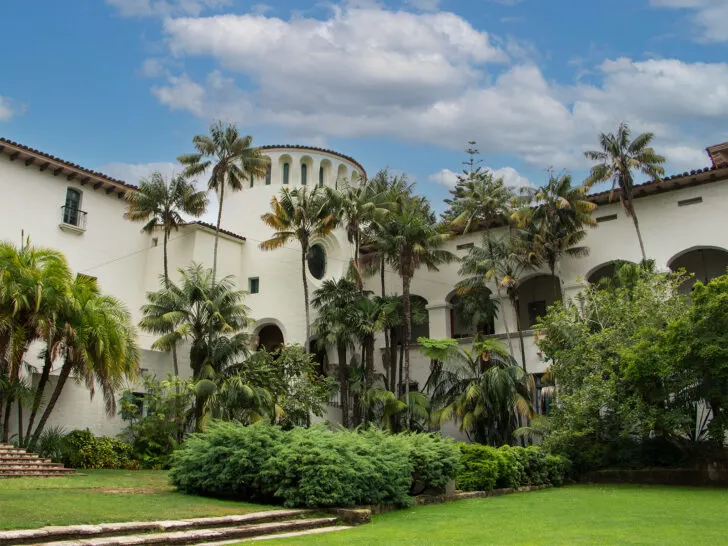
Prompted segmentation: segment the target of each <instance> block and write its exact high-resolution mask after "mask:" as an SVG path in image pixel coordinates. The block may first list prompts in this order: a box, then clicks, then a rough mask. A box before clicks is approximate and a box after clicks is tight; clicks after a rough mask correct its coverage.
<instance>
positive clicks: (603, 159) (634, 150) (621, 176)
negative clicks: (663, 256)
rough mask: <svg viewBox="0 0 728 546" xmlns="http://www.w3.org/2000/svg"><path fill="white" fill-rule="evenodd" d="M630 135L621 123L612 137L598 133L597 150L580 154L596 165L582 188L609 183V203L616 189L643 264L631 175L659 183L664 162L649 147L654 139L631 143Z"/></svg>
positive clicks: (640, 138) (639, 138)
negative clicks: (632, 224) (630, 219)
mask: <svg viewBox="0 0 728 546" xmlns="http://www.w3.org/2000/svg"><path fill="white" fill-rule="evenodd" d="M630 137H631V131H630V128H629V125H627V124H626V123H624V122H622V123H620V124H619V127H618V128H617V132H616V133H615V134H610V133H602V134H601V135H600V137H599V144H600V146H601V150H599V151H590V152H584V155H585V156H586V157H587V159H591V160H592V161H597V162H598V164H597V165H595V166H594V167H592V169H591V172H590V174H589V177H588V178H587V179H586V183H585V184H586V185H587V186H588V187H591V186H592V185H593V184H596V183H598V182H606V181H608V180H611V181H612V190H611V193H610V200H611V199H612V195H613V194H614V191H615V189H617V188H619V200H620V201H621V202H622V206H623V207H624V210H625V212H626V213H627V216H628V217H631V218H632V222H633V223H634V229H635V231H636V232H637V240H638V241H639V244H640V251H641V252H642V260H643V261H646V260H647V253H646V252H645V244H644V241H643V240H642V233H641V232H640V225H639V221H638V219H637V213H636V212H635V209H634V177H633V175H632V173H633V171H639V172H641V173H643V174H645V175H647V176H649V177H651V178H652V179H653V180H660V177H661V176H662V175H664V174H665V169H664V168H663V167H662V165H663V163H665V158H664V157H663V156H661V155H659V154H657V153H656V152H655V150H654V149H653V148H652V147H651V146H650V144H651V143H652V140H653V138H654V135H653V134H652V133H642V134H641V135H639V136H637V137H636V138H635V139H634V140H630Z"/></svg>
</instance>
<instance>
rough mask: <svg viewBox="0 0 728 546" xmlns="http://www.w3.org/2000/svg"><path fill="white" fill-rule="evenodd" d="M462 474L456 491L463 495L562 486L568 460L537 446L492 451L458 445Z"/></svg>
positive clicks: (474, 446) (459, 475)
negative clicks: (527, 487)
mask: <svg viewBox="0 0 728 546" xmlns="http://www.w3.org/2000/svg"><path fill="white" fill-rule="evenodd" d="M460 451H461V452H462V460H461V462H462V467H463V470H462V471H461V472H460V473H459V474H458V480H457V483H458V488H459V489H463V490H465V491H490V490H492V489H495V488H496V487H498V488H517V487H521V486H525V485H555V486H559V485H562V484H563V483H564V478H565V477H566V474H567V471H568V469H569V461H568V459H566V458H564V457H561V456H558V455H551V454H548V453H547V452H546V451H545V450H543V449H542V448H541V447H539V446H529V447H525V448H524V447H513V446H502V447H499V448H494V447H490V446H484V445H480V444H460Z"/></svg>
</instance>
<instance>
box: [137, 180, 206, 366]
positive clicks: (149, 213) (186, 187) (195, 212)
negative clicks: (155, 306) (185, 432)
mask: <svg viewBox="0 0 728 546" xmlns="http://www.w3.org/2000/svg"><path fill="white" fill-rule="evenodd" d="M126 200H127V202H128V203H129V205H128V207H127V209H126V213H124V218H127V219H129V220H131V221H133V222H146V223H145V224H144V227H143V228H142V230H143V231H145V232H147V233H153V232H154V230H155V229H157V228H159V227H161V228H162V231H163V233H164V243H163V248H164V252H163V264H164V285H165V286H167V284H168V283H169V263H168V260H167V243H168V242H169V236H170V234H171V233H172V230H175V231H176V230H178V229H179V228H180V226H183V225H184V224H185V219H184V215H185V214H187V215H189V216H192V217H195V218H197V217H199V216H201V215H202V214H204V212H205V211H206V210H207V204H208V199H207V192H204V191H197V190H196V189H195V186H194V184H192V183H190V182H189V181H188V180H187V179H186V178H185V177H184V176H180V175H178V176H174V177H172V180H170V182H169V183H168V182H167V181H166V180H165V179H164V177H163V176H162V174H161V173H159V172H153V173H152V174H151V176H150V177H149V178H145V179H142V181H141V182H140V184H139V189H138V190H137V191H134V192H127V193H126ZM172 364H173V366H174V375H175V376H178V375H179V365H178V363H177V346H176V345H172Z"/></svg>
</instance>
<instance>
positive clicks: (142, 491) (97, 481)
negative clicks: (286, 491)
mask: <svg viewBox="0 0 728 546" xmlns="http://www.w3.org/2000/svg"><path fill="white" fill-rule="evenodd" d="M84 473H87V474H88V476H66V477H62V478H18V479H6V480H0V529H21V528H33V527H42V526H43V525H72V524H76V523H100V522H116V521H134V520H136V521H145V520H146V521H149V520H157V519H179V518H189V517H201V516H223V515H227V514H244V513H246V512H253V511H257V510H263V509H267V507H263V506H258V505H255V504H248V503H243V502H233V501H223V500H217V499H209V498H205V497H195V496H191V495H183V494H181V493H177V492H176V491H174V489H173V488H172V487H170V486H169V485H168V483H167V473H166V472H163V471H156V470H140V471H126V470H85V471H84Z"/></svg>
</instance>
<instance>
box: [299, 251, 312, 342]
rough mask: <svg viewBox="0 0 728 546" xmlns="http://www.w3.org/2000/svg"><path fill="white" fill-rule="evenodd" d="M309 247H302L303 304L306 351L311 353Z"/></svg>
mask: <svg viewBox="0 0 728 546" xmlns="http://www.w3.org/2000/svg"><path fill="white" fill-rule="evenodd" d="M307 254H308V245H301V278H302V279H303V303H304V306H305V308H306V343H305V346H304V349H305V351H306V352H307V353H308V352H310V347H309V340H310V339H311V312H310V310H309V308H308V279H306V255H307Z"/></svg>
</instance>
